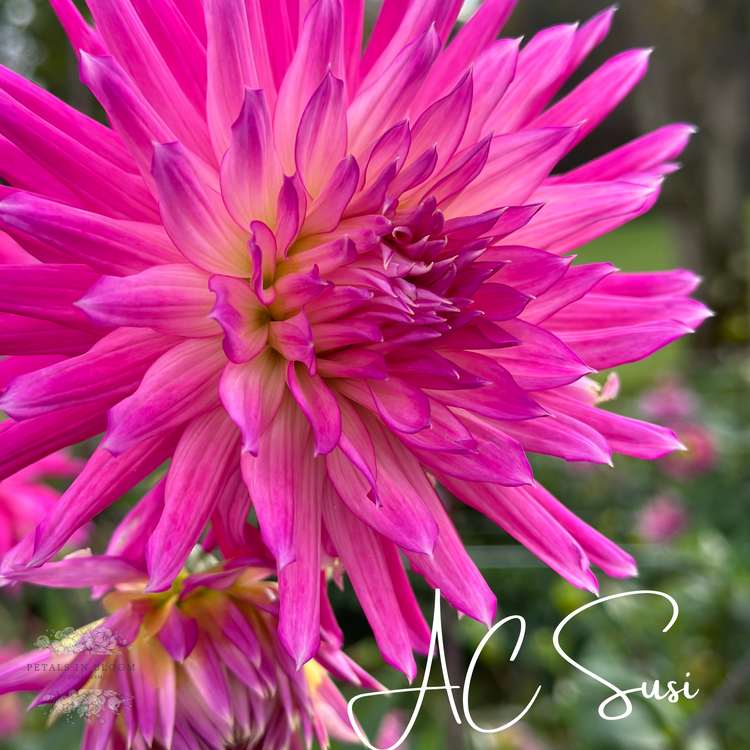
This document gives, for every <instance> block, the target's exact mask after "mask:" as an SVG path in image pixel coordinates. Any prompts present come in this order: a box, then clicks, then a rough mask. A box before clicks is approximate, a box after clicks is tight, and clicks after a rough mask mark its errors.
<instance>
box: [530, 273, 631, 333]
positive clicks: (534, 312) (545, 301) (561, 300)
mask: <svg viewBox="0 0 750 750" xmlns="http://www.w3.org/2000/svg"><path fill="white" fill-rule="evenodd" d="M615 271H617V269H616V268H615V267H614V266H613V265H612V264H610V263H589V264H587V265H585V266H571V267H569V268H568V269H567V271H566V273H565V275H564V276H563V277H562V279H561V280H560V281H558V282H557V284H555V285H554V286H553V287H551V288H550V289H549V290H548V291H546V292H544V293H543V294H541V295H540V296H539V297H538V298H537V299H535V300H532V301H531V302H530V303H529V304H528V305H527V306H526V309H525V310H524V312H523V319H524V320H526V321H528V322H529V323H537V324H538V323H543V322H544V321H546V320H547V319H548V318H550V317H552V316H553V315H554V314H555V313H557V312H559V311H560V310H563V309H565V307H566V306H567V305H570V304H571V303H574V302H575V301H576V300H579V299H581V298H582V297H584V296H585V295H586V294H588V293H589V292H590V291H591V290H592V289H593V288H594V287H595V286H597V284H599V283H600V282H601V281H602V279H605V278H606V277H607V276H609V275H610V274H613V273H615Z"/></svg>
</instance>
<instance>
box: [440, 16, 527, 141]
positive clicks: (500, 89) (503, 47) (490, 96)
mask: <svg viewBox="0 0 750 750" xmlns="http://www.w3.org/2000/svg"><path fill="white" fill-rule="evenodd" d="M489 4H490V3H489V2H486V3H484V4H483V6H482V7H484V6H485V5H489ZM506 5H507V2H506ZM469 23H471V22H469ZM456 41H458V39H456ZM520 41H521V40H520V39H499V40H497V41H496V42H492V44H489V45H487V47H485V49H483V50H482V52H481V53H480V54H479V55H478V57H477V58H476V60H474V65H473V68H472V69H473V71H474V96H473V99H472V104H471V114H470V115H469V122H468V123H467V125H466V132H465V133H464V136H463V140H462V141H461V145H462V146H469V145H470V144H472V143H476V142H477V141H478V140H479V139H480V138H481V137H482V136H483V135H484V132H483V131H484V126H485V123H486V122H487V118H488V117H489V116H490V114H491V113H492V111H493V110H494V109H495V107H496V106H497V105H498V102H499V101H500V100H501V99H502V98H503V95H504V94H505V92H506V91H507V90H508V86H509V85H510V82H511V81H512V80H513V76H514V75H515V72H516V64H517V62H518V46H519V44H520ZM455 43H456V42H453V44H455ZM453 44H452V45H451V46H450V47H449V48H448V49H449V50H451V49H452V47H453ZM446 54H447V53H445V52H444V53H443V55H442V56H441V57H440V58H438V62H437V64H436V66H435V68H436V69H437V68H438V67H440V66H441V63H442V61H443V59H444V57H445V56H446ZM436 73H437V70H436V71H435V73H433V76H434V75H435V74H436Z"/></svg>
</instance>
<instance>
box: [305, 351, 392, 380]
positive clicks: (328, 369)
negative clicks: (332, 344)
mask: <svg viewBox="0 0 750 750" xmlns="http://www.w3.org/2000/svg"><path fill="white" fill-rule="evenodd" d="M318 372H319V373H320V375H321V376H322V377H324V378H368V379H373V378H374V379H375V380H385V378H387V377H388V372H387V370H386V364H385V359H384V358H383V355H382V354H378V353H377V352H371V351H368V350H367V349H346V350H344V351H342V352H333V353H331V354H328V355H326V356H325V358H320V359H318Z"/></svg>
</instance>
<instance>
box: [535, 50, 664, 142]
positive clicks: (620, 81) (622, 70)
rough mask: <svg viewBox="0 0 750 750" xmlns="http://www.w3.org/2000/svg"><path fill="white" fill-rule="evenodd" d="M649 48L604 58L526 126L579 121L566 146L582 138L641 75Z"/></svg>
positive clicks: (645, 66)
mask: <svg viewBox="0 0 750 750" xmlns="http://www.w3.org/2000/svg"><path fill="white" fill-rule="evenodd" d="M650 54H651V50H633V51H631V52H623V53H622V54H620V55H617V56H616V57H613V58H612V59H611V60H609V61H608V62H606V63H605V64H604V65H602V67H601V68H599V69H598V70H597V71H596V72H594V73H593V74H592V75H590V76H589V77H588V78H587V79H586V80H585V81H583V83H581V84H580V85H579V86H577V87H576V88H575V89H574V90H573V91H572V92H571V93H570V94H568V95H567V96H566V97H565V98H564V99H562V100H560V101H559V102H558V103H557V104H555V105H554V106H553V107H551V108H550V109H548V110H547V111H546V112H545V113H544V114H542V115H540V116H539V117H537V118H536V119H535V120H534V121H533V122H532V123H531V124H530V125H529V127H533V128H544V127H560V126H563V125H576V124H578V123H581V126H580V130H579V132H578V135H577V137H576V139H575V140H574V142H573V143H571V144H570V146H569V148H573V146H574V145H575V144H576V143H577V142H578V141H580V140H582V139H583V138H585V137H586V136H587V135H588V134H589V133H590V132H591V131H592V130H593V129H594V128H595V127H596V126H597V125H598V124H599V123H600V122H601V121H602V120H603V119H604V118H605V117H606V116H607V115H608V114H609V113H610V112H611V111H612V110H613V109H614V108H615V107H616V106H617V105H618V104H619V103H620V102H621V101H622V99H624V98H625V96H626V95H627V94H628V93H629V92H630V90H631V89H632V88H633V87H634V86H635V85H636V84H637V83H638V82H639V81H640V80H641V78H643V76H644V75H645V73H646V68H647V67H648V57H649V55H650Z"/></svg>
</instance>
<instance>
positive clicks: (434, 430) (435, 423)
mask: <svg viewBox="0 0 750 750" xmlns="http://www.w3.org/2000/svg"><path fill="white" fill-rule="evenodd" d="M430 422H431V423H432V424H431V427H430V429H429V430H422V431H421V432H416V433H413V434H411V435H409V434H406V433H403V432H402V433H400V434H399V438H400V440H401V442H403V443H404V445H408V446H409V447H410V448H411V449H412V451H415V455H417V453H416V450H418V449H421V450H423V451H429V452H430V453H459V454H464V453H473V452H474V451H476V449H477V442H476V440H474V438H473V437H472V435H471V433H470V432H469V430H468V429H467V427H466V425H464V424H463V422H461V420H459V419H458V417H456V415H455V414H454V413H453V412H452V411H451V410H450V409H449V408H448V407H447V406H444V405H443V404H441V403H439V402H438V401H435V399H430ZM420 455H422V454H420ZM431 460H437V459H431Z"/></svg>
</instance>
